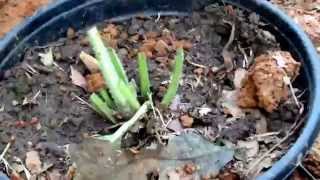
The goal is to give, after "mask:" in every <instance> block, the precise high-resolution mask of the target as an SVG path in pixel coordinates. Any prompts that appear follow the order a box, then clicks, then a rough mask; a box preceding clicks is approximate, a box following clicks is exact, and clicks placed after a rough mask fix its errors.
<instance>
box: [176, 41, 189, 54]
mask: <svg viewBox="0 0 320 180" xmlns="http://www.w3.org/2000/svg"><path fill="white" fill-rule="evenodd" d="M172 46H173V49H175V50H177V49H178V48H183V49H184V50H187V51H188V50H190V49H191V48H192V43H191V42H190V41H186V40H181V41H172Z"/></svg>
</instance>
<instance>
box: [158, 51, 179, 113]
mask: <svg viewBox="0 0 320 180" xmlns="http://www.w3.org/2000/svg"><path fill="white" fill-rule="evenodd" d="M183 61H184V52H183V49H182V48H179V49H178V50H177V54H176V57H175V66H174V70H173V74H172V76H171V82H170V84H169V87H168V90H167V92H166V94H165V95H164V97H163V99H162V101H161V104H162V105H163V106H165V107H168V106H169V105H170V104H171V102H172V100H173V99H174V97H175V96H176V94H177V91H178V87H179V82H180V79H181V77H182V72H183Z"/></svg>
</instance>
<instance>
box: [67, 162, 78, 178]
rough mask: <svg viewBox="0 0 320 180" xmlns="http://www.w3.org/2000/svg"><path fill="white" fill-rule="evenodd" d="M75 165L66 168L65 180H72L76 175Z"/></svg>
mask: <svg viewBox="0 0 320 180" xmlns="http://www.w3.org/2000/svg"><path fill="white" fill-rule="evenodd" d="M76 170H77V169H76V167H75V166H74V165H72V166H70V167H69V169H68V172H67V174H66V177H65V179H66V180H73V179H74V177H75V175H76Z"/></svg>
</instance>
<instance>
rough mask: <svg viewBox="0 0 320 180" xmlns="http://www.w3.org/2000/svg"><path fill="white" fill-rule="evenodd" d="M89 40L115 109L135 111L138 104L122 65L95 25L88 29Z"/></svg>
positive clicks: (126, 111)
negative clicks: (105, 43) (108, 47)
mask: <svg viewBox="0 0 320 180" xmlns="http://www.w3.org/2000/svg"><path fill="white" fill-rule="evenodd" d="M88 37H89V42H90V44H91V46H92V48H93V51H94V52H95V56H96V58H97V60H98V66H99V69H100V71H101V73H102V75H103V78H104V80H105V81H106V84H108V88H109V91H110V94H111V96H112V98H113V100H114V103H115V105H116V106H117V109H119V110H121V112H125V113H128V114H133V113H135V112H136V111H137V110H138V109H139V107H140V104H139V102H138V99H137V98H136V97H135V95H134V94H133V92H132V91H131V90H130V86H129V85H128V82H127V77H126V75H125V72H124V70H123V66H122V65H121V62H120V60H119V58H118V57H117V55H115V53H114V51H113V50H108V49H107V48H106V47H105V46H104V44H103V41H102V39H101V37H100V34H99V32H98V30H97V28H96V27H93V28H91V29H90V30H89V31H88Z"/></svg>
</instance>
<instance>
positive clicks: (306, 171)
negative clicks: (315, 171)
mask: <svg viewBox="0 0 320 180" xmlns="http://www.w3.org/2000/svg"><path fill="white" fill-rule="evenodd" d="M298 166H299V167H300V168H302V169H303V171H304V172H305V173H307V175H308V176H309V177H310V178H311V179H312V180H317V178H315V177H314V176H313V175H312V173H311V172H310V171H309V170H308V169H307V168H305V167H304V165H303V164H301V162H299V163H298Z"/></svg>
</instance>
